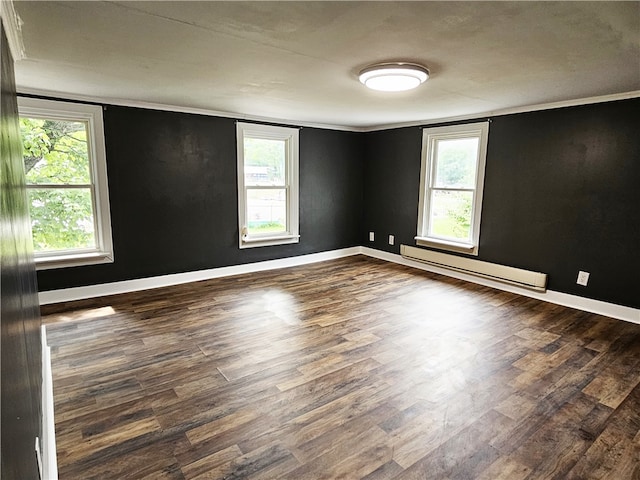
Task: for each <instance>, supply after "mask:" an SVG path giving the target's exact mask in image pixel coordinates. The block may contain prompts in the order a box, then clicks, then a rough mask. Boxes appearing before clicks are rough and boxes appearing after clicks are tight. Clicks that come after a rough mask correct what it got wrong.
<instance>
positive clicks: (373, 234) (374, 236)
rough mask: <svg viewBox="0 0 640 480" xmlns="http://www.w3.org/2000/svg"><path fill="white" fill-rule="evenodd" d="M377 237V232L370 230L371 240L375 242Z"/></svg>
mask: <svg viewBox="0 0 640 480" xmlns="http://www.w3.org/2000/svg"><path fill="white" fill-rule="evenodd" d="M375 239H376V234H375V233H373V232H369V241H370V242H373V241H374V240H375Z"/></svg>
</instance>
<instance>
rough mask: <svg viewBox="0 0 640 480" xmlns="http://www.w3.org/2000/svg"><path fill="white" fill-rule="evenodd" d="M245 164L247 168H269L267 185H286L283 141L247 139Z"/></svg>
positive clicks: (245, 142)
mask: <svg viewBox="0 0 640 480" xmlns="http://www.w3.org/2000/svg"><path fill="white" fill-rule="evenodd" d="M244 162H245V165H247V166H252V167H267V171H268V181H267V182H266V183H267V184H272V185H282V184H284V178H285V142H283V141H282V140H265V139H262V138H245V139H244Z"/></svg>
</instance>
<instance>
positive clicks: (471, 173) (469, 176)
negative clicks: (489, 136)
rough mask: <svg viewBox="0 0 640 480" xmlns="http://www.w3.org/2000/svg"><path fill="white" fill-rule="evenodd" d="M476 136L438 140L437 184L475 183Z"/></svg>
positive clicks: (460, 184)
mask: <svg viewBox="0 0 640 480" xmlns="http://www.w3.org/2000/svg"><path fill="white" fill-rule="evenodd" d="M477 145H478V140H477V139H476V138H461V139H455V140H444V141H440V142H438V170H437V182H436V183H437V185H438V186H442V187H472V186H473V185H474V183H475V176H476V173H475V170H476V159H477V148H478V147H477Z"/></svg>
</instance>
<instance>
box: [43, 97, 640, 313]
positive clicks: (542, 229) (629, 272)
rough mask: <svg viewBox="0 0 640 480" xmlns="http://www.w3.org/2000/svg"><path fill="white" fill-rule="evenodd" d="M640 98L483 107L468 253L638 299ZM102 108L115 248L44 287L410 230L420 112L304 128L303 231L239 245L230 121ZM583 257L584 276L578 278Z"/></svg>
mask: <svg viewBox="0 0 640 480" xmlns="http://www.w3.org/2000/svg"><path fill="white" fill-rule="evenodd" d="M639 104H640V100H638V99H632V100H625V101H618V102H609V103H601V104H594V105H586V106H580V107H571V108H563V109H556V110H546V111H540V112H532V113H523V114H517V115H505V116H498V117H495V118H493V119H492V123H491V126H490V131H489V146H488V157H487V168H486V183H485V191H484V207H483V214H482V224H481V235H480V255H479V258H480V259H481V260H486V261H490V262H496V263H500V264H504V265H511V266H515V267H520V268H526V269H531V270H537V271H541V272H545V273H548V274H549V288H550V289H552V290H556V291H560V292H566V293H570V294H575V295H580V296H584V297H587V298H593V299H598V300H604V301H607V302H612V303H617V304H621V305H627V306H632V307H638V306H640V305H639V302H640V300H639V298H640V295H638V289H637V286H636V285H635V284H634V283H633V282H629V281H628V279H629V278H633V275H634V274H635V273H636V271H637V270H638V269H639V268H640V265H639V264H638V263H639V259H638V255H637V253H636V250H635V249H636V246H637V244H638V243H640V239H639V235H638V228H639V225H640V217H639V210H638V208H637V206H638V205H640V197H639V195H640V189H639V188H638V187H637V185H638V184H639V180H640V174H639V169H640V161H639V160H638V159H639V158H640V141H639V138H638V135H637V133H636V132H637V131H638V130H639V129H638V127H639V125H638V122H639V120H638V116H637V115H636V114H635V112H636V111H637V109H638V107H639V106H640V105H639ZM104 115H105V129H106V130H105V133H106V146H107V165H108V171H109V190H110V196H111V212H112V213H111V214H112V224H113V237H114V248H115V257H116V261H115V263H114V264H107V265H97V266H89V267H77V268H68V269H59V270H47V271H41V272H39V273H38V280H39V286H40V290H43V291H44V290H51V289H58V288H66V287H73V286H82V285H91V284H99V283H105V282H113V281H119V280H127V279H133V278H143V277H148V276H154V275H163V274H169V273H178V272H186V271H193V270H200V269H207V268H215V267H221V266H227V265H238V264H242V263H248V262H255V261H261V260H270V259H275V258H283V257H288V256H295V255H301V254H306V253H314V252H321V251H326V250H333V249H338V248H343V247H350V246H355V245H366V246H371V247H373V248H377V249H380V250H385V251H390V252H394V253H398V252H399V245H400V244H401V243H405V244H409V245H412V244H414V243H415V242H414V240H413V237H414V236H415V233H416V221H417V205H418V189H419V179H420V149H421V135H422V130H421V128H419V127H408V128H400V129H393V130H387V131H380V132H371V133H349V132H341V131H333V130H324V129H314V128H303V129H302V130H301V132H300V233H301V235H302V238H301V241H300V243H299V244H297V245H286V246H277V247H260V248H254V249H246V250H239V249H238V245H237V235H238V231H237V230H238V227H237V213H236V212H237V194H236V189H237V187H236V145H235V121H234V120H232V119H226V118H217V117H208V116H199V115H190V114H182V113H170V112H161V111H152V110H144V109H136V108H126V107H113V106H109V107H106V109H105V112H104ZM369 231H375V232H376V241H375V242H373V243H371V242H369V241H368V232H369ZM389 234H393V235H395V236H396V245H395V246H393V247H391V246H389V245H388V244H387V236H388V235H389ZM578 270H585V271H588V272H590V273H591V278H590V281H589V286H587V287H581V286H578V285H576V283H575V281H576V277H577V272H578Z"/></svg>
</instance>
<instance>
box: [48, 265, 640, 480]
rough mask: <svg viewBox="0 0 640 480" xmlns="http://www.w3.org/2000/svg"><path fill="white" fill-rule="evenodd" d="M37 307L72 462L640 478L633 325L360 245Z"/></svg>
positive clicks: (639, 335) (226, 475) (60, 433)
mask: <svg viewBox="0 0 640 480" xmlns="http://www.w3.org/2000/svg"><path fill="white" fill-rule="evenodd" d="M44 308H45V310H43V313H44V314H45V316H44V317H43V319H44V322H45V323H46V324H47V336H48V341H49V344H50V345H51V347H52V362H53V376H54V396H55V415H56V434H57V447H58V462H59V471H60V478H61V479H62V480H67V479H81V480H88V479H240V478H247V479H294V480H300V479H367V480H373V479H491V480H494V479H508V480H524V479H601V478H603V479H604V478H606V479H612V480H613V479H615V480H623V479H640V385H639V384H640V369H639V367H640V325H634V324H629V323H625V322H622V321H618V320H613V319H609V318H606V317H602V316H598V315H593V314H589V313H585V312H580V311H577V310H573V309H570V308H564V307H561V306H557V305H552V304H547V303H544V302H540V301H537V300H533V299H529V298H525V297H521V296H518V295H515V294H511V293H506V292H501V291H498V290H494V289H491V288H488V287H483V286H479V285H474V284H469V283H466V282H463V281H458V280H453V279H449V278H446V277H442V276H438V275H435V274H430V273H427V272H423V271H419V270H415V269H411V268H408V267H404V266H400V265H394V264H390V263H385V262H383V261H379V260H375V259H371V258H367V257H364V256H355V257H350V258H345V259H340V260H335V261H329V262H323V263H318V264H314V265H309V266H302V267H295V268H290V269H286V270H275V271H269V272H263V273H256V274H250V275H242V276H236V277H229V278H223V279H216V280H210V281H204V282H198V283H193V284H188V285H181V286H176V287H169V288H162V289H157V290H151V291H147V292H140V293H135V294H126V295H119V296H114V297H105V298H102V299H96V300H91V301H84V302H76V303H73V304H68V305H57V306H49V307H44ZM69 309H70V310H69ZM56 310H58V311H56ZM60 310H61V311H60Z"/></svg>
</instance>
